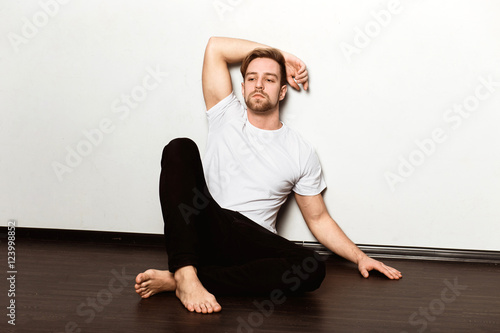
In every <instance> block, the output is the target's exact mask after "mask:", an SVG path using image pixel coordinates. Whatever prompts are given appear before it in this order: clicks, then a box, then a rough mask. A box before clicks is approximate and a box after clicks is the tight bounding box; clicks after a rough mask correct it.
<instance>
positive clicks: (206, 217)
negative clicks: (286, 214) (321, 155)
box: [135, 37, 402, 313]
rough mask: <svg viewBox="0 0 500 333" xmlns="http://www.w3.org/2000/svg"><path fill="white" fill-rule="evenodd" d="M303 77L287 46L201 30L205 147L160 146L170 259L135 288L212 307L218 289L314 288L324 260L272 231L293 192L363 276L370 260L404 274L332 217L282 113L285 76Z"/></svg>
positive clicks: (305, 152) (184, 142)
mask: <svg viewBox="0 0 500 333" xmlns="http://www.w3.org/2000/svg"><path fill="white" fill-rule="evenodd" d="M239 62H242V66H241V72H242V75H243V83H242V84H241V89H242V90H241V91H242V94H243V97H244V99H245V103H246V106H247V107H246V108H245V107H244V106H243V105H242V104H241V103H240V102H239V101H238V99H237V98H236V96H235V95H234V93H233V87H232V82H231V76H230V72H229V69H228V65H230V64H234V63H239ZM308 79H309V78H308V72H307V69H306V66H305V64H304V63H303V62H302V61H301V60H300V59H298V58H297V57H295V56H293V55H291V54H289V53H286V52H282V51H279V50H277V49H273V48H269V47H267V46H265V45H262V44H258V43H254V42H251V41H247V40H241V39H233V38H222V37H212V38H211V39H210V40H209V42H208V44H207V47H206V50H205V58H204V64H203V73H202V85H203V95H204V98H205V104H206V108H207V117H208V124H209V125H208V126H209V134H208V140H207V147H206V153H205V156H204V159H203V162H202V161H201V159H200V155H199V152H198V149H197V146H196V144H195V143H194V142H193V141H191V140H189V139H185V138H184V139H174V140H172V141H171V142H170V143H169V144H168V145H167V146H166V147H165V149H164V151H163V156H162V172H161V175H160V201H161V205H162V213H163V218H164V222H165V230H164V231H165V241H166V247H167V254H168V260H169V269H168V270H154V269H150V270H147V271H145V272H144V273H140V274H139V275H137V278H136V285H135V288H136V292H137V293H138V294H139V295H140V296H141V297H143V298H148V297H150V296H152V295H154V294H156V293H159V292H164V291H175V293H176V295H177V297H178V298H179V299H180V301H181V302H182V304H183V305H184V306H185V307H186V308H187V309H188V310H189V311H191V312H198V313H213V312H219V311H221V309H222V307H221V305H220V304H219V303H218V302H217V300H216V298H215V296H218V295H224V294H231V295H237V294H246V293H251V294H267V295H269V294H270V293H272V292H276V291H279V292H283V293H292V292H305V291H313V290H315V289H317V288H318V287H319V286H320V285H321V282H322V281H323V279H324V277H325V265H324V262H323V261H322V260H321V259H320V258H319V257H318V256H317V255H316V254H315V253H314V252H313V251H311V250H309V249H306V248H304V247H302V246H299V245H296V244H294V243H292V242H290V241H288V240H286V239H284V238H283V237H281V236H279V235H277V234H276V228H275V222H276V216H277V214H278V210H279V208H280V207H281V205H282V204H283V203H284V202H285V201H286V199H287V197H288V195H289V194H290V193H291V192H294V195H295V199H296V201H297V204H298V206H299V208H300V210H301V212H302V215H303V217H304V220H305V221H306V223H307V226H308V227H309V229H310V230H311V232H312V234H313V235H314V236H315V237H316V239H317V240H318V241H319V242H320V243H321V244H323V245H324V246H325V247H327V248H328V249H330V250H331V251H333V252H334V253H336V254H338V255H340V256H342V257H344V258H346V259H348V260H350V261H352V262H354V263H356V264H357V266H358V269H359V271H360V273H361V274H362V275H363V276H364V277H365V278H366V277H368V272H369V271H370V270H377V271H380V272H381V273H383V274H385V275H386V276H387V277H388V278H390V279H400V278H401V277H402V275H401V273H400V272H399V271H398V270H396V269H394V268H392V267H389V266H386V265H384V264H383V263H381V262H379V261H377V260H374V259H372V258H369V257H368V256H367V255H366V254H364V253H363V252H362V251H361V250H360V249H359V248H358V247H357V246H356V245H355V244H354V243H353V242H352V241H351V240H350V239H349V238H348V237H347V236H346V235H345V234H344V232H343V231H342V230H341V229H340V227H339V226H338V225H337V223H336V222H335V221H334V220H333V219H332V218H331V217H330V215H329V213H328V211H327V209H326V206H325V203H324V201H323V197H322V192H323V190H324V189H325V187H326V185H325V182H324V179H323V176H322V172H321V167H320V164H319V160H318V157H317V156H316V153H315V151H314V149H313V147H312V146H311V145H310V144H309V143H307V142H306V141H304V140H303V139H302V138H301V137H300V136H299V135H298V134H297V133H296V132H294V131H293V130H292V129H290V128H289V127H287V126H286V125H285V124H284V123H282V122H281V121H280V118H279V106H280V101H282V100H283V99H284V98H285V95H286V93H287V82H288V83H289V84H290V85H291V86H292V87H293V88H295V89H296V90H300V86H299V84H302V86H303V88H304V89H305V90H307V88H308V82H309V81H308ZM214 295H215V296H214Z"/></svg>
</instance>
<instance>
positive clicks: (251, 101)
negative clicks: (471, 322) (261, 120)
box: [245, 92, 277, 113]
mask: <svg viewBox="0 0 500 333" xmlns="http://www.w3.org/2000/svg"><path fill="white" fill-rule="evenodd" d="M255 94H259V95H262V96H264V98H253V95H255ZM245 103H246V104H247V107H248V108H249V109H251V110H252V111H255V112H259V113H265V112H267V111H269V110H271V109H273V108H274V107H275V106H276V104H277V103H276V104H273V103H271V101H270V100H269V96H268V95H267V94H266V93H264V92H254V93H253V94H251V95H250V96H248V97H247V98H246V99H245Z"/></svg>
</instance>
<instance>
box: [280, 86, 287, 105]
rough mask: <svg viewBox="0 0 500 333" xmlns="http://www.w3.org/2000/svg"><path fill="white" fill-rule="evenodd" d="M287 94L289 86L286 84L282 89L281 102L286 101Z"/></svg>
mask: <svg viewBox="0 0 500 333" xmlns="http://www.w3.org/2000/svg"><path fill="white" fill-rule="evenodd" d="M286 92H287V86H286V84H285V85H283V86H282V87H281V89H280V101H282V100H283V99H285V96H286Z"/></svg>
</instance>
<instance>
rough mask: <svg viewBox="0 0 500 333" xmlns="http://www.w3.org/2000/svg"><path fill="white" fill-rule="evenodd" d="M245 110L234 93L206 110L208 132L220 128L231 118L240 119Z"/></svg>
mask: <svg viewBox="0 0 500 333" xmlns="http://www.w3.org/2000/svg"><path fill="white" fill-rule="evenodd" d="M244 113H245V109H244V108H243V106H242V105H241V102H240V101H239V100H238V98H237V97H236V95H235V94H234V92H231V94H229V95H228V96H227V97H226V98H224V99H223V100H221V101H220V102H219V103H217V104H216V105H214V106H213V107H212V108H211V109H210V110H207V119H208V128H209V130H213V129H217V128H220V127H221V126H222V125H224V124H225V123H227V122H228V121H229V120H230V119H232V118H241V117H242V116H243V115H244Z"/></svg>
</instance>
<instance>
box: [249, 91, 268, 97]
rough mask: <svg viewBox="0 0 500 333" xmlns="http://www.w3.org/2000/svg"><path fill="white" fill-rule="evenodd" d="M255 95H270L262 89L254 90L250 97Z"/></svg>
mask: <svg viewBox="0 0 500 333" xmlns="http://www.w3.org/2000/svg"><path fill="white" fill-rule="evenodd" d="M255 95H262V96H264V97H269V96H268V95H267V94H266V93H265V92H263V91H261V90H256V91H254V92H253V93H252V94H250V97H253V96H255Z"/></svg>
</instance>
